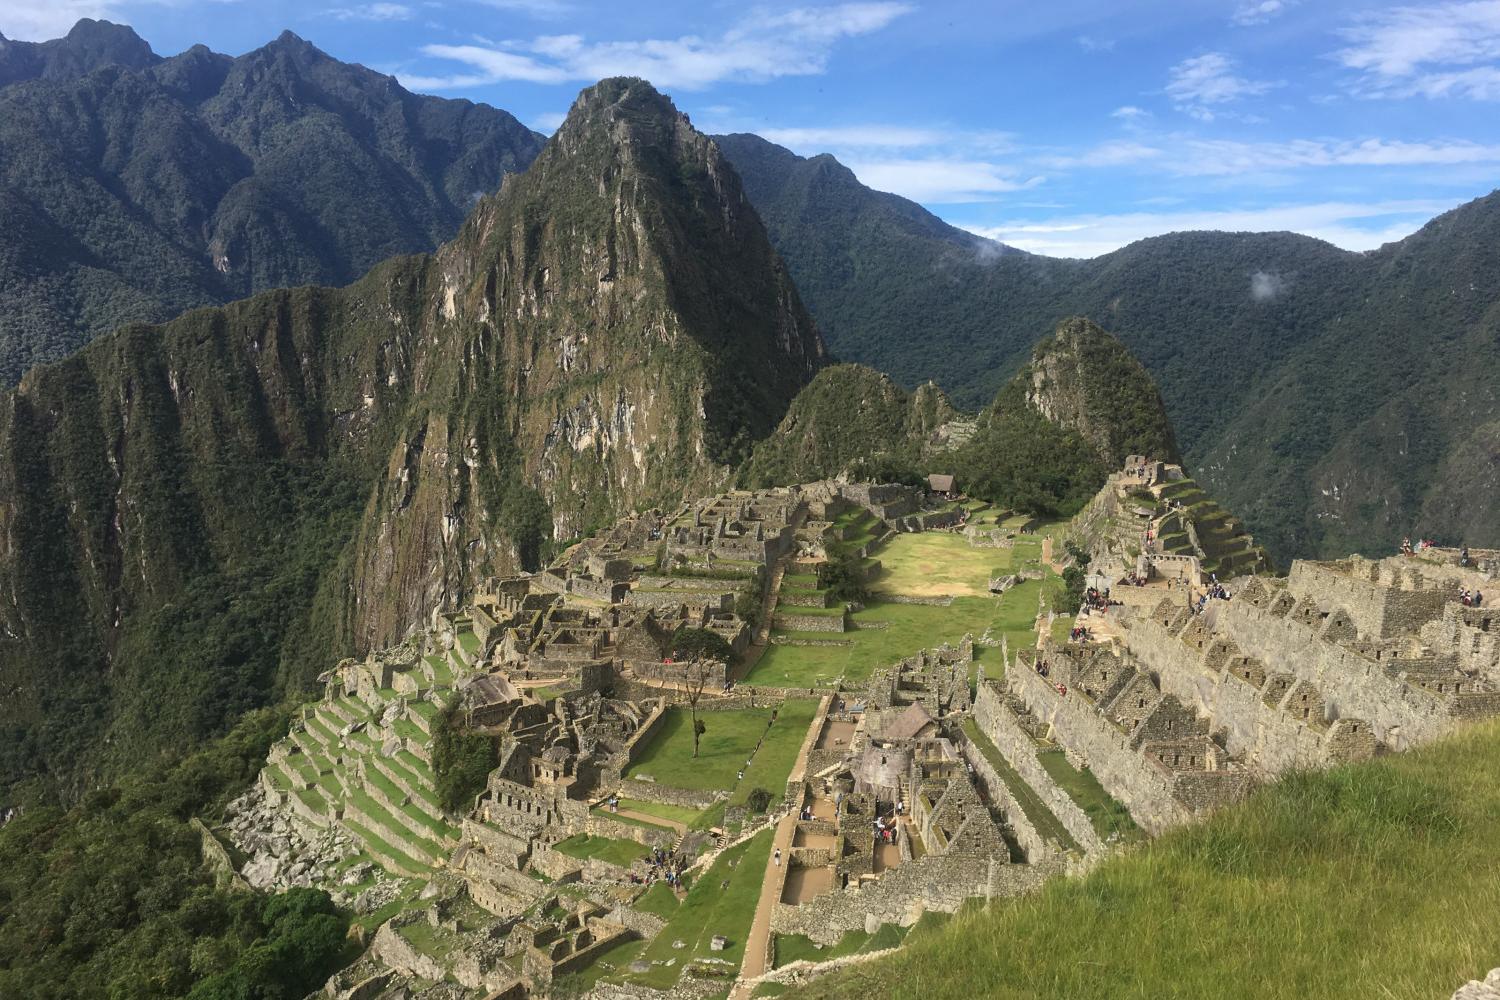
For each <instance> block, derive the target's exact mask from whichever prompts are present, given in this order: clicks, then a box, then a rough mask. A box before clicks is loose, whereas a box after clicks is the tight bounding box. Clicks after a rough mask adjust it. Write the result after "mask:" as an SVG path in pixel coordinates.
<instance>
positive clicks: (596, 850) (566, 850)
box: [553, 833, 651, 868]
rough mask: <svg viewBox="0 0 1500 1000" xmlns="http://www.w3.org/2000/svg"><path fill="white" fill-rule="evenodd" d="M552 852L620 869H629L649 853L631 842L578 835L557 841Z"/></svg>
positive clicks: (644, 848) (583, 834) (641, 846)
mask: <svg viewBox="0 0 1500 1000" xmlns="http://www.w3.org/2000/svg"><path fill="white" fill-rule="evenodd" d="M553 850H555V851H557V852H559V853H560V854H566V855H567V856H568V857H570V858H577V859H578V860H580V861H588V860H590V859H597V860H599V861H605V862H608V863H609V864H612V865H619V866H620V867H621V868H629V867H630V865H631V862H633V861H635V860H636V859H638V858H644V857H646V856H647V855H648V854H650V853H651V852H650V851H648V850H647V849H646V847H645V846H644V845H642V844H637V843H636V842H635V841H633V840H616V839H614V838H613V837H591V836H589V835H588V834H586V833H580V834H578V835H576V836H572V837H569V838H568V839H567V840H563V841H559V842H558V843H557V844H556V845H554V847H553Z"/></svg>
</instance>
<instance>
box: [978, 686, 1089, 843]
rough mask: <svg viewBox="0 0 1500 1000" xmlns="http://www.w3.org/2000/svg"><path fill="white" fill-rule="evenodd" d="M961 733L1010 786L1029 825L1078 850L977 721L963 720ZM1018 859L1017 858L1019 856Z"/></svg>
mask: <svg viewBox="0 0 1500 1000" xmlns="http://www.w3.org/2000/svg"><path fill="white" fill-rule="evenodd" d="M963 728H964V735H965V736H967V737H968V738H969V742H971V743H973V744H974V745H975V746H976V747H978V748H979V752H980V754H981V755H983V757H984V759H985V760H987V761H989V763H990V766H991V767H993V768H994V769H995V772H996V773H997V774H999V775H1000V780H1001V781H1003V782H1005V787H1006V788H1008V789H1010V793H1011V795H1013V796H1015V799H1016V802H1017V803H1018V804H1019V805H1020V806H1021V811H1022V812H1023V813H1025V814H1026V818H1027V819H1028V820H1030V821H1031V825H1032V826H1033V827H1035V828H1036V830H1037V832H1038V833H1040V834H1041V835H1042V836H1044V837H1049V838H1051V839H1052V840H1054V841H1056V842H1057V843H1059V844H1061V845H1062V846H1063V847H1064V848H1066V849H1067V850H1070V851H1079V852H1080V853H1081V850H1082V849H1081V848H1080V847H1079V846H1078V841H1076V840H1074V839H1073V835H1072V834H1070V833H1069V832H1068V828H1067V827H1065V826H1063V825H1062V821H1061V820H1059V819H1058V818H1057V815H1056V814H1055V813H1053V812H1052V810H1051V809H1049V808H1048V807H1047V804H1046V803H1045V802H1043V801H1042V800H1041V797H1040V796H1038V795H1037V793H1036V791H1035V790H1034V789H1032V787H1031V786H1030V785H1029V784H1027V783H1026V781H1025V779H1024V778H1022V777H1021V776H1020V775H1019V774H1017V773H1016V769H1015V768H1013V767H1011V766H1010V762H1009V761H1008V760H1006V759H1005V756H1004V755H1003V754H1001V753H1000V751H999V749H997V748H996V746H995V744H994V743H993V742H991V740H990V738H989V737H988V736H986V735H984V731H983V730H981V729H980V728H979V724H978V723H976V722H975V721H974V718H973V716H970V717H969V718H967V719H965V720H964V726H963ZM1018 860H1019V859H1018Z"/></svg>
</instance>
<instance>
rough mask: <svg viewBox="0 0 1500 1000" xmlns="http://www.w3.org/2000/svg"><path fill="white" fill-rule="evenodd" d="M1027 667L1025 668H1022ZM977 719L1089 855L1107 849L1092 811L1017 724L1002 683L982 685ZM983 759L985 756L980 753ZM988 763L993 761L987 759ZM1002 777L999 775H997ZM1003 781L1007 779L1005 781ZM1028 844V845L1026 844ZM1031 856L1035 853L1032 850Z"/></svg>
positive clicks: (980, 726) (997, 747)
mask: <svg viewBox="0 0 1500 1000" xmlns="http://www.w3.org/2000/svg"><path fill="white" fill-rule="evenodd" d="M1019 669H1024V668H1019ZM974 722H975V723H976V724H977V725H978V726H979V729H980V732H982V733H984V735H986V736H988V737H989V739H990V742H991V743H993V744H995V749H997V750H999V751H1000V754H1001V755H1002V756H1003V757H1004V758H1005V759H1006V760H1007V761H1009V762H1010V766H1011V767H1013V768H1015V769H1016V773H1017V774H1019V775H1020V776H1021V780H1022V781H1024V782H1026V784H1028V785H1030V786H1031V789H1032V791H1034V792H1036V794H1037V796H1038V797H1039V798H1040V799H1041V800H1042V802H1043V803H1044V804H1045V805H1046V806H1047V808H1048V809H1050V810H1051V811H1052V815H1054V816H1056V817H1057V819H1058V822H1060V823H1062V825H1063V828H1064V829H1066V830H1067V831H1068V833H1069V834H1070V835H1071V836H1072V837H1073V839H1074V840H1076V841H1078V846H1080V847H1082V848H1083V851H1084V853H1085V854H1088V855H1094V854H1099V853H1101V852H1102V851H1103V850H1104V841H1103V840H1101V839H1099V833H1098V831H1096V830H1095V829H1094V824H1093V823H1092V822H1091V821H1090V820H1089V818H1088V814H1087V813H1085V812H1084V811H1083V810H1082V809H1081V808H1079V806H1078V803H1077V802H1074V801H1073V796H1071V795H1069V794H1068V793H1067V792H1065V791H1063V790H1062V788H1061V787H1060V786H1059V785H1058V784H1057V782H1055V781H1053V780H1052V776H1051V775H1050V774H1048V773H1047V769H1046V768H1044V767H1043V766H1042V762H1041V759H1040V758H1038V757H1037V753H1036V743H1035V742H1034V741H1033V740H1032V738H1031V737H1030V736H1028V735H1026V732H1025V730H1023V729H1022V728H1021V727H1020V726H1019V725H1017V724H1016V720H1015V716H1013V715H1012V714H1011V711H1010V708H1009V707H1008V706H1007V705H1006V704H1005V698H1004V696H1003V695H1002V694H1001V692H1000V688H999V686H998V685H996V684H994V683H993V682H985V683H983V684H980V685H979V695H978V696H977V697H976V698H975V700H974ZM979 756H980V757H981V759H982V757H983V755H982V754H981V755H979ZM985 764H986V766H988V764H989V762H988V761H986V762H985ZM996 777H997V778H998V775H997V776H996ZM1002 784H1003V782H1002ZM1022 846H1025V845H1022ZM1026 856H1027V857H1028V858H1029V857H1031V856H1032V855H1031V853H1030V852H1029V851H1028V852H1027V855H1026Z"/></svg>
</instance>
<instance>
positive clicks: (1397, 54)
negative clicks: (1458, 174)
mask: <svg viewBox="0 0 1500 1000" xmlns="http://www.w3.org/2000/svg"><path fill="white" fill-rule="evenodd" d="M1342 34H1343V37H1344V39H1345V40H1346V41H1348V42H1349V43H1350V44H1349V46H1348V47H1347V48H1344V49H1341V50H1339V51H1338V52H1336V53H1334V56H1335V58H1336V59H1338V61H1339V62H1341V63H1342V64H1343V65H1344V66H1346V67H1348V68H1349V69H1352V70H1357V71H1359V73H1360V76H1359V78H1358V80H1357V82H1356V84H1355V90H1356V92H1357V93H1360V94H1363V95H1364V96H1369V97H1412V96H1422V97H1433V98H1437V97H1464V98H1470V99H1472V100H1480V101H1495V100H1500V2H1497V0H1466V2H1460V3H1441V4H1433V5H1428V6H1409V7H1397V8H1394V9H1392V10H1386V11H1380V12H1377V13H1371V14H1367V15H1365V16H1364V17H1362V18H1360V19H1359V20H1358V21H1357V22H1356V23H1354V24H1353V25H1351V26H1349V27H1347V28H1345V29H1344V31H1343V32H1342Z"/></svg>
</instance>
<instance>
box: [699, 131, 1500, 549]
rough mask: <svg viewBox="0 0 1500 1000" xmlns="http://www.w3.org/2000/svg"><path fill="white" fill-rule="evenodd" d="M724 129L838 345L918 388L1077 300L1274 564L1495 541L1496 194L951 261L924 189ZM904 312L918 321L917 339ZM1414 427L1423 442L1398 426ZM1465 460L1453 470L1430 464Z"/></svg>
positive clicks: (1000, 367) (1074, 308) (986, 391)
mask: <svg viewBox="0 0 1500 1000" xmlns="http://www.w3.org/2000/svg"><path fill="white" fill-rule="evenodd" d="M721 141H722V142H723V143H724V148H725V149H726V152H727V153H728V154H729V155H730V157H731V159H735V160H736V162H737V164H738V165H739V166H740V167H741V168H742V172H743V173H745V174H746V176H747V181H746V184H747V190H749V191H750V192H751V193H752V196H758V198H759V203H758V207H759V208H760V209H761V211H762V215H763V216H764V217H765V219H766V222H767V226H768V228H769V230H770V232H771V234H772V239H773V241H774V242H775V243H776V244H777V247H778V249H779V250H780V251H781V253H782V254H783V256H784V257H785V259H786V260H787V265H788V267H789V268H791V270H792V273H793V276H794V277H795V278H796V279H797V281H798V284H799V287H801V288H802V289H803V290H804V293H805V295H806V299H807V302H808V306H809V309H810V310H811V311H812V313H813V315H814V317H815V318H817V319H818V321H819V325H820V328H822V329H823V330H824V332H825V334H826V335H827V337H828V341H829V345H830V348H831V349H832V350H833V351H834V352H835V353H836V354H838V355H839V356H840V357H841V358H843V359H844V360H848V361H853V362H859V363H864V364H870V365H873V366H874V367H876V368H879V369H881V370H883V371H887V372H889V373H890V374H891V375H892V376H893V377H894V378H895V379H896V380H897V382H898V383H901V384H903V385H906V386H908V387H909V386H913V385H916V384H920V383H921V382H924V381H927V380H929V379H931V380H935V381H937V382H938V383H939V384H940V385H942V386H943V387H944V388H945V389H946V390H947V391H949V392H950V393H951V394H952V396H953V399H954V401H955V403H956V404H957V405H959V406H960V407H972V406H976V405H979V404H980V403H982V402H984V401H985V400H987V399H988V398H990V397H991V396H992V395H993V394H994V392H995V391H997V390H998V389H999V386H1000V383H1001V381H1002V380H1003V378H1004V377H1005V376H1006V374H1007V373H1009V372H1012V371H1014V370H1015V369H1016V367H1017V366H1019V365H1020V364H1021V363H1022V361H1023V359H1024V357H1025V352H1026V351H1027V350H1028V349H1029V347H1030V345H1031V342H1032V341H1033V340H1034V339H1035V337H1036V335H1037V334H1038V333H1039V332H1040V331H1042V330H1046V329H1051V328H1052V327H1053V326H1055V324H1056V323H1057V322H1058V321H1060V320H1061V319H1063V318H1064V317H1066V316H1071V315H1078V316H1085V317H1088V318H1090V319H1093V320H1094V321H1096V322H1098V323H1100V324H1101V325H1103V326H1105V327H1107V328H1108V329H1110V330H1111V331H1112V332H1113V333H1114V334H1115V335H1116V336H1117V337H1119V338H1120V340H1121V341H1122V342H1123V343H1124V344H1125V345H1126V346H1127V347H1128V348H1129V349H1130V351H1131V353H1132V354H1134V355H1135V356H1136V357H1137V358H1138V359H1139V360H1140V361H1141V362H1142V363H1143V364H1144V365H1145V366H1146V368H1147V369H1148V370H1149V371H1150V372H1151V373H1152V375H1153V376H1154V377H1155V379H1156V381H1157V383H1158V384H1159V386H1160V388H1161V391H1162V394H1163V396H1164V398H1165V401H1166V404H1167V408H1168V412H1169V415H1170V417H1171V421H1172V425H1173V427H1174V428H1175V430H1176V432H1177V438H1178V442H1179V444H1180V446H1181V449H1182V453H1183V458H1184V459H1185V460H1186V461H1187V463H1188V464H1189V465H1190V466H1192V467H1193V468H1194V469H1195V470H1197V474H1198V475H1199V476H1200V477H1201V478H1202V479H1203V481H1204V485H1205V487H1206V488H1208V489H1210V490H1211V491H1212V492H1213V493H1215V494H1216V495H1219V496H1221V497H1224V498H1225V500H1226V501H1227V502H1228V503H1229V504H1230V505H1231V506H1232V507H1233V508H1234V509H1235V510H1237V511H1239V512H1240V513H1241V514H1242V515H1243V516H1244V517H1245V518H1246V520H1247V522H1248V523H1249V524H1250V526H1251V527H1252V528H1253V529H1254V531H1255V534H1256V537H1257V538H1259V539H1261V540H1262V541H1263V542H1264V543H1265V544H1266V546H1267V547H1268V548H1269V549H1270V550H1271V552H1272V553H1273V555H1274V556H1275V558H1276V559H1277V560H1278V561H1280V562H1281V563H1283V564H1285V563H1286V562H1287V561H1288V560H1289V559H1290V558H1292V557H1295V556H1300V557H1308V556H1329V557H1331V556H1336V555H1340V554H1342V553H1344V552H1347V551H1349V550H1350V549H1358V550H1364V551H1376V552H1378V551H1381V550H1384V549H1385V548H1387V547H1389V546H1390V545H1391V544H1393V542H1392V539H1395V540H1399V539H1400V538H1401V537H1402V536H1403V535H1412V534H1415V535H1422V536H1426V537H1435V538H1442V539H1448V540H1450V541H1453V542H1455V543H1458V542H1465V541H1466V542H1468V543H1470V544H1475V545H1494V544H1500V535H1496V530H1497V529H1496V528H1495V527H1494V525H1496V524H1500V507H1497V506H1496V501H1495V500H1494V499H1493V498H1494V495H1495V494H1494V492H1493V490H1486V489H1484V484H1486V483H1492V482H1494V481H1495V480H1496V478H1497V476H1496V472H1495V469H1496V467H1497V465H1500V448H1497V447H1496V444H1497V442H1500V430H1497V429H1496V428H1495V426H1494V422H1495V421H1496V419H1497V418H1500V385H1497V383H1500V371H1497V366H1496V365H1494V364H1492V363H1490V362H1489V358H1491V357H1493V356H1494V354H1493V352H1492V351H1491V350H1490V347H1489V345H1491V344H1493V343H1494V336H1495V332H1496V321H1495V320H1494V318H1493V317H1491V316H1489V315H1488V310H1489V309H1491V308H1492V307H1493V305H1494V303H1495V301H1496V300H1495V299H1494V297H1493V296H1490V295H1489V293H1488V292H1487V291H1486V289H1488V288H1490V287H1492V286H1493V281H1492V280H1491V278H1492V276H1493V275H1494V274H1495V273H1496V270H1497V268H1500V263H1497V262H1495V261H1494V260H1493V259H1492V257H1493V255H1492V254H1491V253H1490V252H1489V249H1488V248H1489V247H1490V246H1491V245H1493V243H1494V241H1495V240H1496V239H1500V193H1496V194H1491V195H1487V196H1485V197H1483V198H1479V199H1476V200H1474V201H1472V202H1470V203H1468V204H1466V205H1464V206H1460V207H1459V208H1456V209H1454V210H1453V211H1450V212H1446V213H1443V214H1442V215H1440V216H1438V217H1437V218H1435V219H1433V220H1432V221H1431V222H1429V223H1428V224H1427V225H1426V226H1424V227H1423V228H1422V229H1421V230H1419V231H1418V232H1417V233H1415V234H1413V235H1412V236H1410V237H1407V238H1406V239H1405V240H1402V241H1398V242H1397V243H1394V244H1389V245H1387V246H1385V247H1382V248H1381V249H1379V250H1376V251H1370V252H1367V253H1354V252H1351V251H1345V250H1340V249H1338V248H1336V247H1334V246H1332V245H1330V244H1327V243H1324V242H1322V241H1319V240H1315V239H1313V238H1311V237H1306V236H1300V235H1297V234H1287V233H1247V234H1233V233H1211V232H1186V233H1179V234H1170V235H1163V236H1156V237H1151V238H1149V239H1146V240H1141V241H1138V242H1136V243H1132V244H1131V245H1129V246H1127V247H1124V248H1122V249H1120V250H1117V251H1114V252H1112V253H1110V254H1106V255H1104V256H1102V257H1098V258H1094V259H1092V260H1064V259H1056V258H1047V257H1039V256H1034V255H1026V254H1002V255H999V256H996V257H994V258H993V259H990V260H987V261H983V262H981V261H978V260H968V261H964V260H962V259H961V258H962V255H961V250H962V244H961V243H957V242H954V241H953V240H952V239H950V240H949V241H947V242H946V243H945V242H942V241H939V244H938V245H936V246H927V247H926V248H925V249H923V246H922V245H921V244H914V243H913V242H912V241H911V240H909V239H908V238H907V237H906V230H905V228H904V223H903V222H901V221H900V216H901V213H903V212H904V213H907V214H910V213H911V212H915V211H919V210H920V209H919V207H918V206H915V205H912V204H911V203H907V204H906V206H905V207H898V208H897V209H892V208H891V207H890V205H891V203H892V200H893V199H895V196H892V195H884V194H881V193H879V192H874V191H871V190H870V189H868V188H865V187H864V186H863V185H860V184H859V183H858V182H857V179H854V178H853V175H852V174H850V173H849V172H848V171H839V172H833V171H831V170H830V169H829V168H827V167H826V166H825V167H821V168H820V167H818V166H817V165H815V164H814V163H813V161H812V160H808V159H804V158H801V157H798V156H796V155H795V154H793V153H791V152H790V151H786V150H782V151H781V153H780V154H775V155H772V154H769V153H767V152H766V151H765V150H764V148H762V144H764V145H769V144H766V143H765V142H764V140H760V141H758V142H750V141H747V140H739V139H737V138H736V137H723V139H722V140H721ZM825 162H826V161H825ZM767 164H770V165H771V166H767ZM771 167H774V168H775V169H774V170H773V169H771ZM815 171H816V172H818V174H819V176H820V177H822V178H824V179H825V180H839V181H840V183H839V184H838V185H837V186H836V187H834V188H832V189H823V190H820V192H819V197H818V198H817V199H813V198H809V197H805V196H804V195H805V184H804V182H805V180H806V176H807V175H809V174H811V173H813V172H815ZM895 201H898V202H899V201H900V199H895ZM893 215H894V216H896V217H897V218H896V221H892V217H893ZM914 246H915V248H916V249H915V250H914V249H913V247H914ZM1449 262H1451V263H1452V266H1451V267H1450V266H1448V263H1449ZM1459 276H1461V277H1463V278H1464V279H1465V280H1463V281H1460V280H1458V277H1459ZM1438 289H1441V290H1442V291H1438ZM1419 303H1420V305H1419ZM912 329H923V330H927V331H929V335H928V336H926V337H924V338H922V339H921V340H920V341H917V342H915V343H913V342H912V338H911V337H910V336H909V331H910V330H912ZM1374 342H1378V343H1380V344H1381V345H1382V346H1381V348H1380V349H1377V350H1371V349H1370V345H1371V344H1372V343H1374ZM1460 343H1461V344H1463V345H1465V346H1463V347H1456V345H1458V344H1460ZM1451 386H1463V387H1464V391H1465V392H1466V393H1467V395H1466V397H1465V398H1466V399H1467V405H1466V406H1464V407H1461V406H1458V405H1457V403H1456V399H1457V395H1456V394H1455V393H1453V392H1451V391H1450V388H1449V387H1451ZM1272 399H1275V400H1277V402H1276V403H1275V404H1274V405H1273V404H1272V403H1271V402H1269V401H1270V400H1272ZM1380 414H1385V415H1384V416H1380ZM1367 419H1369V420H1370V421H1371V422H1370V423H1366V422H1365V421H1366V420H1367ZM1471 423H1472V424H1473V427H1472V428H1470V427H1469V425H1470V424H1471ZM1408 425H1409V426H1411V427H1413V428H1415V430H1416V432H1417V433H1418V437H1417V438H1414V440H1413V447H1415V448H1417V449H1418V450H1419V452H1420V454H1419V456H1418V457H1417V459H1416V460H1415V461H1408V460H1407V459H1406V458H1404V457H1403V454H1402V452H1403V448H1402V447H1392V446H1390V445H1389V444H1388V442H1390V441H1393V440H1399V435H1398V437H1392V436H1391V434H1390V433H1387V432H1397V431H1399V428H1400V427H1403V426H1408ZM1449 456H1463V457H1462V458H1461V459H1460V458H1457V457H1453V458H1450V457H1449ZM1456 462H1457V463H1460V464H1457V465H1455V463H1456ZM1458 468H1466V469H1467V470H1468V471H1467V473H1466V475H1462V476H1458V477H1456V478H1451V477H1450V479H1448V480H1446V481H1439V479H1438V478H1437V472H1438V470H1439V469H1450V470H1452V469H1458Z"/></svg>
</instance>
